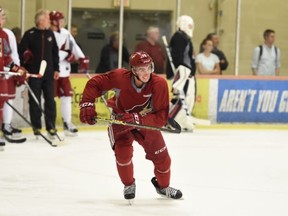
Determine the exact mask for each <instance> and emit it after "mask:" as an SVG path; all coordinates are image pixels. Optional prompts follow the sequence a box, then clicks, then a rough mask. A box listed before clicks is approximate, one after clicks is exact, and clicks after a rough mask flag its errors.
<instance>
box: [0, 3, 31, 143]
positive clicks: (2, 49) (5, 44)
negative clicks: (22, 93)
mask: <svg viewBox="0 0 288 216" xmlns="http://www.w3.org/2000/svg"><path fill="white" fill-rule="evenodd" d="M5 21H6V14H5V11H4V9H2V8H1V7H0V71H1V72H5V71H6V72H9V71H11V72H18V73H20V74H22V76H13V78H14V81H15V82H16V83H17V82H21V83H23V82H24V80H25V79H26V70H25V69H24V68H23V67H19V66H18V65H17V64H15V63H14V62H13V59H12V51H11V46H10V42H11V41H10V40H11V39H13V38H11V35H12V36H13V33H12V32H11V31H10V30H8V29H4V28H3V27H4V24H5ZM14 39H15V38H14ZM8 93H9V91H8V82H7V76H6V75H3V74H0V124H2V120H3V119H2V118H3V107H4V103H5V102H6V101H7V100H8V99H9V97H8V96H9V94H8ZM4 135H5V134H4ZM4 145H5V142H4V140H2V138H1V137H0V147H1V146H4Z"/></svg>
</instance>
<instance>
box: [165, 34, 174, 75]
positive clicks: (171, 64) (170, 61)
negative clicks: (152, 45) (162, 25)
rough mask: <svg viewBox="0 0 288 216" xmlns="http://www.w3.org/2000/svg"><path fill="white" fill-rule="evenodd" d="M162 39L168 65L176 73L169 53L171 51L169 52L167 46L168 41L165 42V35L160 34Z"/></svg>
mask: <svg viewBox="0 0 288 216" xmlns="http://www.w3.org/2000/svg"><path fill="white" fill-rule="evenodd" d="M162 40H163V43H164V46H165V50H166V53H167V56H168V60H169V63H170V66H171V68H172V71H173V73H174V75H175V73H176V68H175V65H174V64H173V60H172V55H171V52H170V49H169V46H168V42H167V39H166V36H165V35H164V36H162Z"/></svg>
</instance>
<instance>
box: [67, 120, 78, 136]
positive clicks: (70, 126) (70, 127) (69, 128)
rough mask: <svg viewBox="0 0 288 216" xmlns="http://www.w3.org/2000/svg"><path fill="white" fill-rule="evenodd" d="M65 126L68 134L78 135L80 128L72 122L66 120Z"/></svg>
mask: <svg viewBox="0 0 288 216" xmlns="http://www.w3.org/2000/svg"><path fill="white" fill-rule="evenodd" d="M63 128H64V134H65V135H66V136H77V132H78V129H77V128H76V127H75V125H73V124H72V123H66V122H64V124H63Z"/></svg>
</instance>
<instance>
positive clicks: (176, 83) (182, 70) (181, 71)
mask: <svg viewBox="0 0 288 216" xmlns="http://www.w3.org/2000/svg"><path fill="white" fill-rule="evenodd" d="M190 73H191V70H190V69H189V68H187V67H185V66H183V65H180V66H179V67H178V68H177V69H176V73H175V74H176V75H175V77H174V80H173V83H172V87H173V89H174V90H177V91H183V89H184V86H185V84H186V81H187V79H188V77H189V75H190Z"/></svg>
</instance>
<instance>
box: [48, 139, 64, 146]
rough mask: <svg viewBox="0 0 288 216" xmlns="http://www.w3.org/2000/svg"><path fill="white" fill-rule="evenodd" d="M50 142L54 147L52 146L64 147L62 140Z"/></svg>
mask: <svg viewBox="0 0 288 216" xmlns="http://www.w3.org/2000/svg"><path fill="white" fill-rule="evenodd" d="M51 142H52V145H54V146H64V145H66V142H65V141H64V140H62V141H59V140H58V139H56V140H51Z"/></svg>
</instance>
